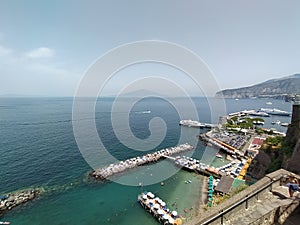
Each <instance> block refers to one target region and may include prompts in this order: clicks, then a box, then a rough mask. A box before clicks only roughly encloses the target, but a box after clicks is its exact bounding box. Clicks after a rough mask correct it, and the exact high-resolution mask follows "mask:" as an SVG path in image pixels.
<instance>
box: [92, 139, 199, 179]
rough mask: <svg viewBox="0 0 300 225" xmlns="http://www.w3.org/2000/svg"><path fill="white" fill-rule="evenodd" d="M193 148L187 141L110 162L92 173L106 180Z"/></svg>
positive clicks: (93, 175) (97, 177)
mask: <svg viewBox="0 0 300 225" xmlns="http://www.w3.org/2000/svg"><path fill="white" fill-rule="evenodd" d="M192 149H194V147H193V146H191V145H189V144H187V143H186V144H182V145H178V146H175V147H169V148H165V149H162V150H159V151H156V152H153V153H148V154H146V155H144V156H138V157H134V158H131V159H127V160H125V161H120V162H118V163H115V164H110V165H108V166H105V167H103V168H99V169H97V170H95V171H93V172H91V174H90V175H91V176H92V177H94V178H96V179H100V180H105V179H107V178H108V177H110V176H113V175H116V174H119V173H122V172H125V171H127V170H129V169H132V168H136V167H138V166H142V165H145V164H148V163H154V162H157V161H158V160H160V159H162V158H164V156H170V155H173V154H178V153H181V152H185V151H190V150H192Z"/></svg>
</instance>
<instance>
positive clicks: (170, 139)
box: [0, 98, 291, 225]
mask: <svg viewBox="0 0 300 225" xmlns="http://www.w3.org/2000/svg"><path fill="white" fill-rule="evenodd" d="M193 100H194V103H195V105H196V108H197V111H198V114H199V119H200V120H201V121H202V122H212V123H216V122H218V118H217V117H213V118H211V112H212V111H213V112H214V113H216V114H217V112H218V109H210V107H209V104H208V101H207V100H206V99H205V98H195V99H193ZM72 101H73V99H72V98H0V154H1V158H0V179H1V183H0V193H6V192H10V191H14V190H19V189H24V188H28V187H42V188H44V189H45V192H44V193H43V194H42V195H41V196H40V198H38V199H36V200H34V201H33V202H29V203H27V204H25V205H24V206H21V207H18V208H16V209H14V210H12V211H11V212H9V213H7V214H5V216H3V217H2V218H0V220H1V221H2V220H3V221H10V222H11V224H17V225H22V224H41V225H48V224H49V225H56V224H57V225H63V224H66V225H70V224H73V225H75V224H80V225H83V224H89V225H91V224H124V225H125V224H126V225H132V224H144V225H151V224H158V223H157V222H156V220H154V219H153V218H152V217H151V215H149V214H148V213H147V212H146V211H144V209H142V208H141V207H140V206H139V205H138V204H137V195H138V194H139V193H140V192H141V191H144V190H149V191H152V192H153V193H155V194H157V195H158V196H160V197H161V198H162V199H163V200H165V201H166V202H167V204H168V206H170V208H172V209H176V210H178V212H179V213H180V214H182V215H183V216H184V217H187V218H188V217H189V216H190V215H192V214H193V211H194V210H195V207H196V205H197V199H198V198H199V197H200V195H201V194H200V190H201V185H202V177H201V176H197V175H195V174H191V173H188V172H185V171H179V172H177V173H176V174H175V175H173V176H171V177H169V178H167V179H166V180H164V183H165V185H164V186H161V185H160V182H158V183H154V184H152V185H149V186H142V187H139V186H138V185H137V186H126V185H121V184H118V183H115V182H105V183H102V182H94V181H92V180H90V179H88V176H87V174H88V172H90V171H91V170H92V168H91V167H90V166H89V165H88V164H87V163H86V161H85V160H84V158H83V157H82V155H81V153H80V151H79V150H78V147H77V144H76V141H75V138H74V134H73V128H72ZM87 101H88V100H87ZM126 101H130V100H129V99H124V105H126V104H127V102H126ZM173 101H174V102H176V103H178V104H180V105H181V106H184V105H185V103H186V100H185V99H180V98H178V99H173ZM209 101H210V102H216V101H220V100H215V99H210V100H209ZM266 102H267V100H264V99H252V100H239V101H236V100H226V109H227V113H230V112H235V111H238V110H243V109H258V108H268V107H271V108H274V107H275V108H279V109H282V110H287V111H291V104H290V103H285V102H283V101H278V100H272V103H273V104H272V105H266ZM112 103H113V99H111V98H106V99H101V100H99V101H98V102H97V105H96V112H95V118H96V119H95V121H96V125H97V130H98V133H99V137H100V138H101V141H102V143H103V144H104V146H105V147H106V149H107V150H108V151H109V153H110V154H111V155H113V156H114V157H115V158H117V159H118V160H124V159H127V158H130V157H134V156H137V155H141V154H145V152H140V151H134V150H132V149H130V148H128V147H126V146H125V145H124V144H123V143H120V141H119V140H118V138H117V137H116V135H115V133H114V131H113V129H112V124H111V121H110V118H111V115H112ZM128 104H129V103H128ZM183 108H184V107H183ZM149 111H151V112H150V113H149ZM187 111H188V108H187ZM220 112H221V110H220ZM113 113H115V114H116V115H115V116H116V119H117V120H118V118H120V121H119V122H120V123H119V124H120V126H119V127H118V128H117V129H120V130H122V129H124V127H123V124H124V121H123V116H122V113H123V114H124V113H126V111H122V110H120V111H118V112H113ZM118 115H120V117H118ZM187 115H188V114H187ZM154 117H160V118H162V119H163V120H164V122H165V125H166V128H167V129H166V135H165V137H164V138H163V139H162V140H163V141H162V142H161V143H160V144H159V145H158V146H156V147H155V148H154V149H152V151H154V150H157V149H162V148H165V147H170V146H174V145H177V144H178V142H179V137H180V136H181V137H182V140H181V142H182V143H185V142H189V143H196V145H197V148H196V150H195V151H194V152H192V153H185V154H186V155H191V154H193V157H195V158H198V159H201V158H202V156H203V154H204V152H205V154H208V155H211V156H214V155H215V152H216V150H214V149H210V148H209V149H206V148H205V146H204V145H203V144H202V143H197V139H196V135H197V134H199V132H204V131H205V130H199V129H195V128H186V127H180V126H179V125H178V122H179V120H180V119H196V118H180V116H179V113H178V112H177V110H176V109H175V108H174V105H173V104H170V103H168V102H167V101H165V100H163V99H158V98H147V99H144V100H142V101H140V102H138V103H136V104H135V105H134V107H133V108H132V109H131V112H130V114H129V124H130V129H131V131H132V132H133V134H134V135H135V136H136V137H137V138H140V139H142V140H146V139H147V137H149V135H150V134H151V133H150V130H149V121H150V120H151V119H152V118H154ZM84 119H87V120H89V119H91V118H84ZM277 119H279V120H281V121H282V122H290V118H289V117H270V118H267V119H266V122H265V127H276V128H277V129H278V130H280V131H285V130H286V129H285V128H283V127H281V126H279V125H271V121H273V120H277ZM121 120H122V121H121ZM124 135H126V134H124ZM129 138H130V136H129ZM129 140H130V139H129ZM91 147H92V146H91ZM205 149H206V151H205ZM207 152H208V153H207ZM212 160H216V159H213V158H210V157H205V158H203V159H202V161H206V162H208V163H210V162H211V161H212ZM101 163H102V164H104V163H105V159H104V161H103V162H100V164H101ZM107 163H108V162H107ZM214 163H218V162H214ZM175 169H176V168H175V167H174V165H173V164H172V163H171V162H164V164H157V165H152V167H142V168H138V169H135V170H133V171H130V172H128V173H127V174H125V177H126V176H128V177H129V178H130V177H131V178H132V177H133V179H135V178H136V184H138V183H139V182H140V180H139V179H143V178H140V175H141V174H142V175H144V176H145V177H147V176H148V177H150V176H152V177H155V176H156V174H155V171H156V170H159V171H161V173H164V172H168V171H169V170H175ZM154 180H155V179H154ZM185 180H192V183H191V184H185V182H184V181H185ZM174 202H176V206H173V207H172V204H173V203H174ZM184 209H188V210H189V211H188V213H184Z"/></svg>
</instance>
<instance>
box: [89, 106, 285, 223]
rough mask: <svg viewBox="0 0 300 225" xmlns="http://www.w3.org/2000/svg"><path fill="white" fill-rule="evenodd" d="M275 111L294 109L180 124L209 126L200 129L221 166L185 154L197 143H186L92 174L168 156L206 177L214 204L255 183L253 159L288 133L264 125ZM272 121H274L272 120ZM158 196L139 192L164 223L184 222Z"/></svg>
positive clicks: (103, 175)
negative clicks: (272, 140) (268, 143)
mask: <svg viewBox="0 0 300 225" xmlns="http://www.w3.org/2000/svg"><path fill="white" fill-rule="evenodd" d="M272 115H277V116H284V117H289V116H290V115H291V113H289V112H286V111H283V110H278V109H273V110H267V109H261V110H243V111H239V112H235V113H230V114H228V115H225V116H221V117H220V121H219V124H209V123H202V122H199V121H193V120H190V119H189V120H181V121H180V122H179V125H180V126H186V127H189V128H191V129H195V128H196V129H205V130H204V131H205V132H200V134H199V136H198V138H199V140H201V141H203V142H204V143H205V144H206V145H207V146H208V147H210V148H214V149H216V150H219V152H217V153H216V155H215V158H216V159H219V160H220V161H221V162H222V164H221V165H220V166H213V165H210V164H205V163H204V162H201V160H200V159H196V158H192V157H188V156H185V155H181V153H183V152H185V151H190V150H194V147H193V146H191V145H189V144H187V143H186V144H183V145H178V146H175V147H169V148H166V149H162V150H159V151H156V152H153V153H149V154H147V155H144V156H140V157H135V158H131V159H127V160H125V161H121V162H119V163H117V164H110V165H108V166H106V167H103V168H99V169H97V170H95V171H93V172H92V173H91V176H92V177H94V178H96V179H100V180H105V179H109V178H110V177H111V176H115V175H117V174H122V173H123V172H125V171H127V170H129V169H132V168H136V167H139V166H143V165H146V164H148V163H155V162H158V161H159V160H161V159H167V160H170V161H173V162H174V165H175V166H178V167H180V168H181V169H183V170H186V171H188V172H191V173H195V174H197V175H203V176H205V177H206V179H204V183H205V184H204V185H203V187H204V188H203V190H202V192H203V193H202V195H205V196H206V197H205V198H204V199H205V201H204V202H203V206H202V207H204V208H206V207H208V208H210V207H213V206H215V205H217V204H218V203H219V202H220V201H222V200H220V199H222V198H223V197H224V196H228V195H230V194H231V193H233V192H237V191H240V190H243V189H244V188H246V187H247V186H249V185H251V184H253V183H255V181H256V180H255V179H253V177H252V176H251V173H249V171H248V168H249V167H250V165H251V162H252V160H253V159H254V158H255V156H256V155H257V154H259V151H260V148H261V146H262V145H263V144H264V142H265V140H266V139H267V138H269V137H274V136H285V133H284V132H280V131H277V130H276V129H274V128H263V127H262V126H263V125H264V123H265V121H264V119H263V118H264V117H270V116H272ZM272 124H274V123H273V122H272ZM284 126H285V125H284ZM191 182H192V181H190V180H187V181H185V183H186V184H189V183H191ZM139 185H142V184H139ZM158 199H159V198H154V194H152V193H151V192H147V191H146V192H143V193H142V194H141V195H139V196H138V201H139V202H140V204H141V205H142V206H143V207H144V208H145V209H146V210H147V211H148V212H149V213H150V214H152V215H153V216H154V218H156V219H157V220H158V221H159V222H160V223H162V224H167V225H178V224H181V223H182V222H183V220H181V219H183V218H181V217H180V216H181V215H179V216H177V211H174V210H173V211H172V210H170V209H169V208H166V207H165V202H163V200H160V199H159V201H158ZM160 201H161V202H162V204H163V205H162V204H161V203H160Z"/></svg>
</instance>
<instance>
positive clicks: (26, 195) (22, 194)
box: [0, 189, 40, 214]
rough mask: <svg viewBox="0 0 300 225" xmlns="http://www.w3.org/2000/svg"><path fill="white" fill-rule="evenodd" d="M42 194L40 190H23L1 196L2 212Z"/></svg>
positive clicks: (0, 211) (0, 207)
mask: <svg viewBox="0 0 300 225" xmlns="http://www.w3.org/2000/svg"><path fill="white" fill-rule="evenodd" d="M39 194H40V190H38V189H32V190H23V191H17V192H14V193H9V194H6V195H2V196H0V214H3V213H5V212H6V211H8V210H11V209H12V208H14V207H16V206H18V205H21V204H24V203H26V202H28V201H30V200H33V199H34V198H36V197H37V196H38V195H39Z"/></svg>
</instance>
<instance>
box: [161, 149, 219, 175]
mask: <svg viewBox="0 0 300 225" xmlns="http://www.w3.org/2000/svg"><path fill="white" fill-rule="evenodd" d="M163 157H165V158H167V159H170V160H173V161H174V162H175V165H176V166H179V167H181V168H182V169H184V170H187V171H190V172H195V173H197V174H202V175H205V176H214V177H217V178H219V177H220V176H221V175H222V173H220V171H219V170H218V169H217V168H215V167H212V166H209V165H206V164H205V163H202V162H200V160H198V159H194V158H191V157H187V156H182V157H180V156H177V157H176V158H173V157H170V156H164V155H163Z"/></svg>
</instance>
